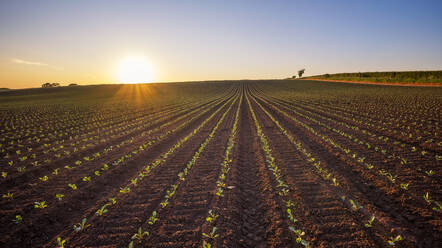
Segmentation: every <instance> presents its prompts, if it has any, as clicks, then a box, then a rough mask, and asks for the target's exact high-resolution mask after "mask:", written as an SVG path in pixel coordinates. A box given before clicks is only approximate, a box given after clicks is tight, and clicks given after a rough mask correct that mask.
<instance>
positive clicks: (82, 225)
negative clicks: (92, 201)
mask: <svg viewBox="0 0 442 248" xmlns="http://www.w3.org/2000/svg"><path fill="white" fill-rule="evenodd" d="M90 226H91V224H86V218H83V219H82V220H81V222H80V223H78V224H75V225H74V231H76V232H79V231H82V230H84V229H86V228H88V227H90Z"/></svg>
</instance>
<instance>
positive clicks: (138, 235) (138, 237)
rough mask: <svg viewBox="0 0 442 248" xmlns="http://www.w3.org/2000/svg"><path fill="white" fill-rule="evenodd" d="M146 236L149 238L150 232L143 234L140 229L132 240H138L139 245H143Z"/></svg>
mask: <svg viewBox="0 0 442 248" xmlns="http://www.w3.org/2000/svg"><path fill="white" fill-rule="evenodd" d="M144 236H146V237H147V236H149V232H143V231H142V230H141V227H139V228H138V232H137V233H135V234H134V235H132V240H137V241H138V243H141V241H143V238H144Z"/></svg>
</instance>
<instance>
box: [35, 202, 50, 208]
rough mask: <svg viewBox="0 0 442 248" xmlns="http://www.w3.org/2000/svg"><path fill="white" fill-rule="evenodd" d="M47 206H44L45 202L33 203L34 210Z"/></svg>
mask: <svg viewBox="0 0 442 248" xmlns="http://www.w3.org/2000/svg"><path fill="white" fill-rule="evenodd" d="M47 206H48V205H46V201H42V202H38V201H36V202H34V208H41V209H43V208H46V207H47Z"/></svg>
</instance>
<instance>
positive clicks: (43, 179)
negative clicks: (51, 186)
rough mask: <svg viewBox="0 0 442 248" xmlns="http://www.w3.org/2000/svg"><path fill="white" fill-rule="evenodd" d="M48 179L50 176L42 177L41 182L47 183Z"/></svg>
mask: <svg viewBox="0 0 442 248" xmlns="http://www.w3.org/2000/svg"><path fill="white" fill-rule="evenodd" d="M48 179H49V178H48V176H43V177H40V180H42V181H43V182H46V181H47V180H48Z"/></svg>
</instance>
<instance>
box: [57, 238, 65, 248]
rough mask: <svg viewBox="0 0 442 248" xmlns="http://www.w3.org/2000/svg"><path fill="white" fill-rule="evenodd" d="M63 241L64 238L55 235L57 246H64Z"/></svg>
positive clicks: (58, 247)
mask: <svg viewBox="0 0 442 248" xmlns="http://www.w3.org/2000/svg"><path fill="white" fill-rule="evenodd" d="M65 243H66V240H64V239H62V238H61V237H57V248H64V244H65Z"/></svg>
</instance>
